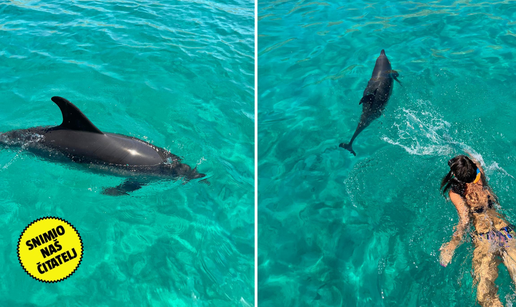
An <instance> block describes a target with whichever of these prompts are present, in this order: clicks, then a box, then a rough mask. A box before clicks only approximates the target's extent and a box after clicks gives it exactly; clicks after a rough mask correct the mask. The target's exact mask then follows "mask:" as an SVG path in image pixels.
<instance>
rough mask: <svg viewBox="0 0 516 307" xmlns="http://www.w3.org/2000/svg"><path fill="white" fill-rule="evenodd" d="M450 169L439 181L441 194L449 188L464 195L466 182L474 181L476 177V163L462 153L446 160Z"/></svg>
mask: <svg viewBox="0 0 516 307" xmlns="http://www.w3.org/2000/svg"><path fill="white" fill-rule="evenodd" d="M448 166H450V171H449V172H448V174H447V175H446V176H444V178H443V181H442V182H441V190H442V193H443V195H445V196H446V195H447V194H446V192H447V191H448V190H449V189H450V188H451V190H452V191H453V192H455V193H457V194H459V195H460V196H462V197H464V195H465V193H466V183H470V182H473V181H475V178H476V177H477V165H476V164H475V162H473V161H472V160H471V159H470V158H468V157H467V156H464V155H460V156H456V157H455V158H452V159H450V161H448Z"/></svg>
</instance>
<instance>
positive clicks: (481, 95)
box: [258, 0, 516, 306]
mask: <svg viewBox="0 0 516 307" xmlns="http://www.w3.org/2000/svg"><path fill="white" fill-rule="evenodd" d="M258 5H259V10H258V14H259V49H258V52H259V62H258V69H259V77H258V78H259V93H258V97H259V113H258V123H259V135H258V137H259V190H260V194H259V236H258V238H259V289H260V292H259V295H258V297H259V304H260V306H476V300H475V296H476V288H475V287H473V278H472V269H471V260H472V252H473V248H472V244H471V239H469V240H468V241H467V242H465V243H464V244H463V245H461V246H460V247H459V248H458V249H457V251H456V254H455V256H454V259H453V262H452V263H451V264H450V265H449V266H448V267H446V268H443V267H441V266H440V265H439V262H438V256H439V253H438V249H439V247H440V246H441V244H443V243H444V242H446V241H448V240H449V239H450V238H451V235H452V233H453V227H454V226H455V225H456V223H457V221H458V216H457V213H456V211H455V208H454V206H453V205H452V204H451V203H450V202H447V201H445V199H444V198H443V197H442V196H441V195H440V194H439V185H440V180H441V179H442V177H443V176H444V175H445V174H446V173H447V172H448V166H447V161H448V159H450V158H451V157H453V156H454V155H457V154H459V153H463V149H469V150H470V151H472V152H474V153H475V156H476V157H477V158H478V159H480V160H482V161H483V163H484V165H485V169H486V173H487V175H488V178H489V182H490V185H491V186H492V187H493V189H494V191H495V192H496V193H497V194H498V196H499V198H500V200H501V206H502V209H503V210H501V211H502V212H503V213H504V214H506V215H507V218H508V219H509V221H512V223H516V212H515V209H516V197H515V196H514V195H515V193H516V180H515V176H516V164H515V161H516V155H515V154H514V148H515V146H516V132H515V130H514V119H515V118H516V93H515V91H514V80H515V77H516V75H515V70H514V60H515V55H514V54H515V53H514V50H515V49H514V48H515V47H516V2H514V1H476V0H475V1H445V0H443V1H431V2H430V1H427V2H417V1H340V2H338V1H319V2H317V1H316V2H309V1H275V0H274V1H268V0H265V1H259V3H258ZM381 49H385V51H386V54H387V57H388V58H389V59H390V61H391V63H392V67H393V69H395V70H397V71H398V72H399V74H400V80H401V82H402V83H403V87H400V86H399V84H397V83H396V84H395V85H394V91H393V94H392V96H391V98H390V101H389V103H388V105H387V108H386V109H385V112H384V115H383V116H382V117H381V118H379V119H378V120H377V121H375V122H374V123H373V124H372V125H371V126H369V127H368V128H367V129H366V130H365V131H364V132H362V133H361V134H360V135H359V136H358V138H357V139H356V141H355V143H354V149H355V151H356V152H357V157H353V156H352V155H351V154H350V153H349V152H348V151H346V150H344V149H341V148H338V144H339V143H341V142H344V141H345V142H347V141H348V140H349V139H350V138H351V136H352V134H353V132H354V131H355V128H356V126H357V122H358V119H359V117H360V114H361V110H362V108H361V106H359V105H358V102H359V101H360V98H361V97H362V93H363V91H364V89H365V87H366V85H367V81H368V80H369V78H370V77H371V73H372V70H373V67H374V64H375V60H376V58H377V57H378V55H379V54H380V51H381ZM496 283H497V285H499V286H500V290H499V294H500V297H501V300H502V301H503V302H504V303H505V304H506V306H513V305H515V301H516V294H515V288H514V285H513V284H512V283H511V281H510V278H509V275H508V273H507V270H506V269H505V267H504V266H503V265H501V266H500V276H499V278H498V280H497V282H496Z"/></svg>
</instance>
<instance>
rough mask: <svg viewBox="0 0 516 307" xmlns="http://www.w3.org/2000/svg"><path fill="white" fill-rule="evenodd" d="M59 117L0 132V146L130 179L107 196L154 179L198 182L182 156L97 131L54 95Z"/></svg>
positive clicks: (69, 104)
mask: <svg viewBox="0 0 516 307" xmlns="http://www.w3.org/2000/svg"><path fill="white" fill-rule="evenodd" d="M52 101H53V102H54V103H55V104H56V105H57V106H58V107H59V109H60V110H61V113H62V114H63V123H62V124H61V125H59V126H55V127H48V126H47V127H34V128H28V129H20V130H12V131H9V132H5V133H2V134H0V144H1V145H3V146H4V147H7V148H16V147H20V148H22V149H24V150H27V151H29V152H32V153H34V154H35V155H37V156H40V157H43V158H45V159H49V160H51V161H56V162H71V163H77V164H80V165H84V166H86V167H87V168H88V169H91V170H93V171H96V172H100V173H104V174H111V175H117V176H121V177H126V178H128V179H127V180H126V181H125V182H124V183H122V184H120V185H119V186H117V187H113V188H107V189H104V191H103V192H102V193H103V194H107V195H128V192H132V191H135V190H138V189H139V188H141V187H142V185H144V184H146V183H148V182H149V181H150V180H153V179H154V180H155V179H156V178H180V177H182V178H184V179H185V180H186V181H188V180H190V179H195V178H202V177H204V176H205V174H201V173H198V172H197V170H196V168H194V169H192V168H191V167H190V166H188V165H186V164H183V163H181V158H180V157H178V156H176V155H174V154H172V153H170V152H168V151H167V150H165V149H163V148H159V147H157V146H154V145H152V144H149V143H147V142H144V141H142V140H140V139H137V138H134V137H130V136H125V135H121V134H115V133H104V132H102V131H100V130H99V129H98V128H97V127H95V125H93V124H92V123H91V121H90V120H89V119H88V118H87V117H86V116H85V115H84V114H83V113H82V112H81V111H80V110H79V109H78V108H77V107H76V106H75V105H74V104H73V103H71V102H70V101H68V100H66V99H64V98H62V97H58V96H54V97H52Z"/></svg>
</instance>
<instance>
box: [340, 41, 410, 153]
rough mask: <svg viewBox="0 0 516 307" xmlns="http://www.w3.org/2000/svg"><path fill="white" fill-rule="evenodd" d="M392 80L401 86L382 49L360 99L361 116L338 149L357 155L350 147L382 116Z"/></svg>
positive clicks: (390, 90) (392, 83)
mask: <svg viewBox="0 0 516 307" xmlns="http://www.w3.org/2000/svg"><path fill="white" fill-rule="evenodd" d="M393 80H396V81H397V82H398V83H399V84H400V85H401V82H400V81H399V80H398V72H397V71H395V70H392V67H391V62H389V59H387V56H386V55H385V51H384V50H383V49H382V51H381V52H380V56H379V57H378V58H377V59H376V65H375V66H374V70H373V75H372V77H371V79H369V82H368V83H367V87H366V89H365V90H364V95H363V97H362V99H360V103H359V105H360V104H361V105H362V115H361V116H360V121H359V122H358V126H357V129H356V130H355V133H354V134H353V137H351V140H350V141H349V143H347V144H346V143H341V144H340V145H339V147H343V148H345V149H347V150H349V151H350V152H351V153H352V154H353V155H355V156H356V155H357V154H356V153H355V151H354V150H353V147H352V144H353V141H354V140H355V138H356V137H357V136H358V135H359V134H360V132H362V131H363V130H364V129H365V128H367V126H369V125H370V124H371V123H372V122H373V121H374V120H375V119H377V118H378V117H380V115H382V112H383V110H384V109H385V106H386V105H387V101H388V100H389V97H390V96H391V94H392V87H393V85H394V81H393Z"/></svg>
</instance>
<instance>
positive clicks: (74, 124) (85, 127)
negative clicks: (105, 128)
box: [52, 96, 103, 134]
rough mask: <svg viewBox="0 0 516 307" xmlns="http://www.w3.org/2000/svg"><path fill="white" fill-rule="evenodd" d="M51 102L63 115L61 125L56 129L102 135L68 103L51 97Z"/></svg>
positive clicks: (60, 98) (57, 97)
mask: <svg viewBox="0 0 516 307" xmlns="http://www.w3.org/2000/svg"><path fill="white" fill-rule="evenodd" d="M52 101H53V102H54V103H55V104H57V106H58V107H59V109H60V110H61V113H62V114H63V123H62V124H61V125H60V126H58V128H64V129H70V130H79V131H87V132H92V133H99V134H103V133H102V131H100V130H99V129H98V128H97V127H95V125H93V124H92V123H91V121H90V120H89V119H88V118H87V117H86V116H85V115H84V114H82V112H81V110H79V108H77V107H76V106H75V105H74V104H73V103H71V102H70V101H68V100H66V99H64V98H62V97H59V96H54V97H52Z"/></svg>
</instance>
